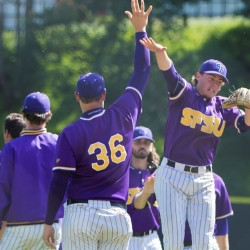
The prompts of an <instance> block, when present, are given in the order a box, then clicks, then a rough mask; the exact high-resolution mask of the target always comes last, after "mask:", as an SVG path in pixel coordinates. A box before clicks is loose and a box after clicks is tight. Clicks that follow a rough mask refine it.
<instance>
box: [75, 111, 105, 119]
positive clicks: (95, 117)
mask: <svg viewBox="0 0 250 250" xmlns="http://www.w3.org/2000/svg"><path fill="white" fill-rule="evenodd" d="M104 113H105V110H103V111H102V112H101V113H99V114H97V115H94V116H92V117H90V118H83V117H80V119H81V120H85V121H90V120H93V119H94V118H96V117H98V116H101V115H103V114H104Z"/></svg>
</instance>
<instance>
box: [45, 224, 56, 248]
mask: <svg viewBox="0 0 250 250" xmlns="http://www.w3.org/2000/svg"><path fill="white" fill-rule="evenodd" d="M54 235H55V229H54V227H53V226H52V225H47V224H44V229H43V237H42V238H43V241H44V243H45V244H46V245H47V246H48V247H50V248H52V249H56V246H55V242H56V241H55V236H54Z"/></svg>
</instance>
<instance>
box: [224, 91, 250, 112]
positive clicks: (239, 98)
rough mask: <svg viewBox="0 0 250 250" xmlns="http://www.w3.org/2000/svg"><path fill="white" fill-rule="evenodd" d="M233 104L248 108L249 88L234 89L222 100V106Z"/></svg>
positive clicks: (227, 106) (231, 105) (249, 103)
mask: <svg viewBox="0 0 250 250" xmlns="http://www.w3.org/2000/svg"><path fill="white" fill-rule="evenodd" d="M235 106H244V107H245V108H248V109H250V90H249V89H247V88H239V89H236V90H235V91H234V92H233V93H232V95H230V96H229V97H228V98H227V99H225V100H224V101H223V102H222V108H224V109H228V108H232V107H235Z"/></svg>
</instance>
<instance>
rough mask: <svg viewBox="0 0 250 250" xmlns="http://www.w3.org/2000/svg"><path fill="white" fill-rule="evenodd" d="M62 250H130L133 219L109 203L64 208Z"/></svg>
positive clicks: (94, 202) (82, 204)
mask: <svg viewBox="0 0 250 250" xmlns="http://www.w3.org/2000/svg"><path fill="white" fill-rule="evenodd" d="M62 232H63V237H62V238H63V241H62V248H63V250H71V249H72V250H77V249H81V250H96V249H98V250H117V249H122V250H123V249H128V243H129V239H130V237H131V235H132V224H131V219H130V216H129V215H128V213H127V212H126V210H125V209H122V208H119V207H114V206H111V205H110V202H109V201H89V202H88V204H85V203H77V204H72V205H69V206H67V204H64V219H63V228H62Z"/></svg>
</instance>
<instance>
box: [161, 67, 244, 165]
mask: <svg viewBox="0 0 250 250" xmlns="http://www.w3.org/2000/svg"><path fill="white" fill-rule="evenodd" d="M163 75H164V78H165V80H166V82H167V83H168V85H170V84H173V85H176V83H177V82H178V81H181V82H182V84H183V85H184V86H185V87H184V88H183V89H182V91H181V92H180V93H179V94H178V95H177V96H175V97H169V101H168V103H169V105H168V117H167V122H166V128H165V144H164V156H165V157H166V158H168V159H170V160H173V161H176V162H180V163H183V164H187V165H193V166H205V165H210V164H212V163H213V161H214V159H215V156H216V151H217V147H218V144H219V142H220V137H221V136H222V134H223V131H224V128H225V127H231V128H234V129H235V130H237V131H238V132H240V131H239V129H238V127H237V119H238V118H239V116H240V115H242V114H244V112H243V111H240V110H239V109H238V108H237V107H234V108H231V109H223V108H222V101H223V100H224V99H225V98H224V97H221V96H215V97H213V98H212V99H210V100H207V99H206V98H205V97H204V96H201V95H199V94H198V93H197V91H196V88H195V87H193V86H192V85H191V84H190V83H188V82H187V81H185V80H184V79H183V78H182V77H181V76H180V75H179V74H178V73H177V72H176V70H175V68H174V65H172V67H171V68H170V69H169V70H167V71H163Z"/></svg>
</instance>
